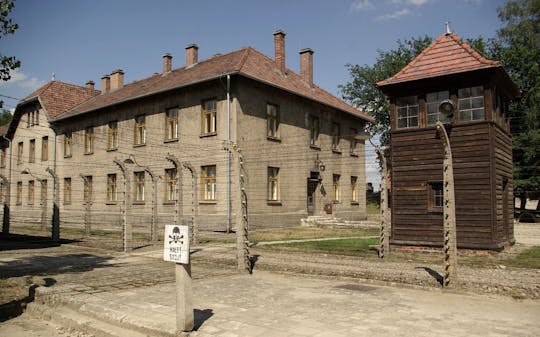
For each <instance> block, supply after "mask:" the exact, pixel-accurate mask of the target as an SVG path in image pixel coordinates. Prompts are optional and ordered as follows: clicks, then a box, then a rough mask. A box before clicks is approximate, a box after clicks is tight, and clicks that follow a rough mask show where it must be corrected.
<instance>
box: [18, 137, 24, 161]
mask: <svg viewBox="0 0 540 337" xmlns="http://www.w3.org/2000/svg"><path fill="white" fill-rule="evenodd" d="M23 151H24V143H23V142H19V144H18V145H17V165H20V164H22V162H23Z"/></svg>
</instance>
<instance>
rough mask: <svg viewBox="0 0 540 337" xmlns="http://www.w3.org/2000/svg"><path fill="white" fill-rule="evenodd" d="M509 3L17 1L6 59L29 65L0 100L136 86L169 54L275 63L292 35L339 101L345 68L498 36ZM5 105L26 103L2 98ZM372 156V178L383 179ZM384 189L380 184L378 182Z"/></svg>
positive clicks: (292, 58)
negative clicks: (110, 78) (276, 42)
mask: <svg viewBox="0 0 540 337" xmlns="http://www.w3.org/2000/svg"><path fill="white" fill-rule="evenodd" d="M503 3H504V1H502V0H327V1H323V0H312V1H309V0H288V1H283V0H266V1H257V0H228V1H217V0H215V1H210V0H189V1H187V0H186V1H183V0H176V1H173V0H153V1H150V0H92V1H87V0H48V1H41V0H16V1H15V8H14V10H13V12H12V14H11V17H12V19H13V21H14V22H16V23H18V24H19V26H20V28H19V29H18V30H17V31H16V32H15V34H14V35H10V36H5V37H2V39H1V40H0V48H1V50H2V54H3V55H10V56H11V55H14V56H16V57H17V58H18V59H19V60H20V61H21V62H22V66H21V68H20V69H18V70H17V71H16V72H15V73H14V74H13V79H12V80H11V81H10V82H7V83H0V95H3V96H10V97H14V98H23V97H24V96H26V95H28V94H29V93H30V92H31V91H33V90H35V89H37V88H38V87H39V86H41V85H43V84H44V83H46V82H47V81H49V80H50V79H51V76H52V73H54V74H55V76H56V79H57V80H59V81H63V82H68V83H74V84H80V85H84V83H85V82H86V81H88V80H93V81H94V82H96V86H97V87H98V89H99V85H100V78H101V76H102V75H104V74H109V73H110V72H111V71H112V70H115V69H123V70H124V72H125V81H126V82H132V81H135V80H138V79H141V78H144V77H147V76H149V75H151V74H152V73H154V72H160V71H161V56H162V55H163V54H164V53H171V54H172V55H173V57H174V58H173V67H174V68H176V67H180V66H182V65H183V64H184V61H185V60H184V53H185V52H184V48H185V47H186V46H187V45H188V44H190V43H196V44H197V45H198V46H199V59H204V58H207V57H211V56H212V55H214V54H216V53H227V52H229V51H232V50H236V49H239V48H242V47H245V46H252V47H254V48H255V49H257V50H259V51H261V52H263V53H265V54H267V55H269V56H273V53H274V49H273V36H272V33H273V32H274V31H275V30H277V29H283V30H284V31H285V32H286V33H287V36H286V63H287V66H288V67H289V68H291V69H293V70H296V71H298V63H299V55H298V51H300V50H301V49H302V48H311V49H313V50H314V52H315V53H314V70H313V71H314V81H315V82H316V83H317V84H318V85H319V86H321V87H322V88H324V89H326V90H328V91H329V92H331V93H333V94H335V95H338V96H339V90H338V85H339V84H344V83H346V82H348V81H349V80H350V78H349V74H348V72H347V69H346V68H345V65H346V64H348V63H351V64H372V63H373V62H374V61H375V59H376V57H377V51H378V50H389V49H392V48H394V47H395V46H396V41H397V40H398V39H402V40H403V39H407V38H410V37H417V36H423V35H429V36H432V37H437V36H439V35H440V34H443V33H444V22H445V21H447V20H448V21H450V26H451V28H452V31H454V32H456V33H457V34H458V35H460V36H461V37H462V38H469V37H478V36H480V35H481V36H484V37H486V38H487V37H493V36H495V34H496V31H497V29H499V28H500V26H501V23H500V21H499V19H498V17H497V7H498V6H501V5H502V4H503ZM2 99H3V100H4V104H5V107H6V108H8V109H9V108H13V107H14V106H15V105H16V104H17V100H14V99H9V98H6V97H2ZM374 163H375V161H374V155H373V153H371V152H370V153H369V154H368V171H369V173H368V181H375V182H376V181H377V179H376V164H374ZM376 185H378V183H376Z"/></svg>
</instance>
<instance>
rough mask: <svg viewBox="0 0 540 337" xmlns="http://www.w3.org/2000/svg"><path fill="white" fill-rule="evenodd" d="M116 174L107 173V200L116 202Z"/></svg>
mask: <svg viewBox="0 0 540 337" xmlns="http://www.w3.org/2000/svg"><path fill="white" fill-rule="evenodd" d="M116 200H117V198H116V174H114V173H112V174H107V201H108V202H116Z"/></svg>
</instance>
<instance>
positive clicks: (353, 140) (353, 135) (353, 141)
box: [349, 128, 358, 156]
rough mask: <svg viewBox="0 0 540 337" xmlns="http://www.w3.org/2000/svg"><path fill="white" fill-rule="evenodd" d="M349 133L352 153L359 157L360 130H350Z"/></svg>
mask: <svg viewBox="0 0 540 337" xmlns="http://www.w3.org/2000/svg"><path fill="white" fill-rule="evenodd" d="M349 132H350V133H351V146H350V153H351V155H352V156H357V155H358V154H357V153H356V143H357V142H356V134H357V133H358V130H356V129H354V128H350V129H349Z"/></svg>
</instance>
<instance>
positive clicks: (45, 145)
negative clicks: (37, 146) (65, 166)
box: [41, 136, 49, 161]
mask: <svg viewBox="0 0 540 337" xmlns="http://www.w3.org/2000/svg"><path fill="white" fill-rule="evenodd" d="M41 160H42V161H46V160H49V137H47V136H45V137H43V138H41Z"/></svg>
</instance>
